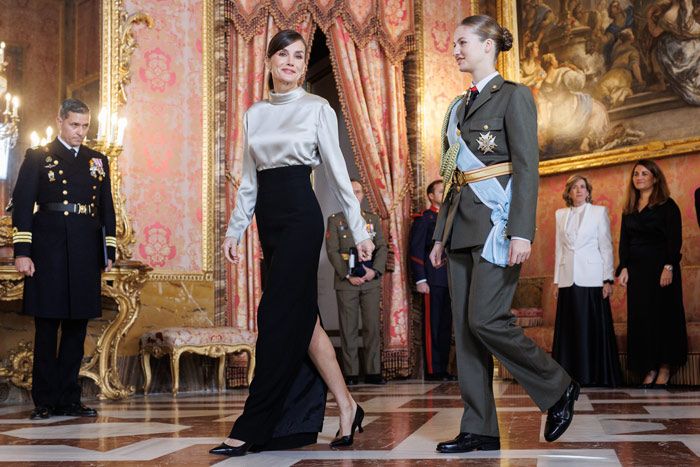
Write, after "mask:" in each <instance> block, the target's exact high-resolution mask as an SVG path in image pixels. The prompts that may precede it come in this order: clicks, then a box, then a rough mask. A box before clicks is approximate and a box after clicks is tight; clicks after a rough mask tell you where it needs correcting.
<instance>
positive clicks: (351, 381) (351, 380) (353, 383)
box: [345, 376, 358, 386]
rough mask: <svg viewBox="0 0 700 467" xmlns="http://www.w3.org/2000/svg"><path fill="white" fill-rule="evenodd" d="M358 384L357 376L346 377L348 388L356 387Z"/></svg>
mask: <svg viewBox="0 0 700 467" xmlns="http://www.w3.org/2000/svg"><path fill="white" fill-rule="evenodd" d="M357 382H358V378H357V376H346V377H345V385H346V386H356V385H357Z"/></svg>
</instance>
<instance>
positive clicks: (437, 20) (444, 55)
mask: <svg viewBox="0 0 700 467" xmlns="http://www.w3.org/2000/svg"><path fill="white" fill-rule="evenodd" d="M471 3H472V2H471V1H466V0H445V1H441V0H424V1H423V5H422V6H423V9H422V15H423V24H422V30H423V37H422V40H423V57H422V59H423V76H422V79H423V83H424V88H423V109H422V110H423V116H424V120H423V145H422V146H423V157H424V166H423V171H424V173H425V183H426V185H427V184H428V183H430V182H431V181H432V180H435V179H437V178H440V175H439V173H440V170H439V169H440V155H441V154H440V151H441V146H440V144H441V142H440V129H441V127H442V120H443V118H444V117H445V112H447V106H448V105H449V104H450V102H451V101H452V99H454V98H455V96H457V95H458V94H460V93H462V92H464V91H465V90H466V88H467V87H469V86H468V83H469V82H470V80H471V77H470V76H469V75H466V74H464V73H461V72H460V71H459V69H458V68H457V64H456V62H455V60H454V57H453V56H452V42H453V35H454V30H455V27H456V26H457V24H459V22H460V21H461V20H462V18H464V17H466V16H469V15H470V14H471V13H470V12H471Z"/></svg>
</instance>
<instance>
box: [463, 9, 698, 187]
mask: <svg viewBox="0 0 700 467" xmlns="http://www.w3.org/2000/svg"><path fill="white" fill-rule="evenodd" d="M593 1H595V2H596V4H600V5H603V4H604V5H603V7H607V8H608V10H609V11H611V12H612V13H611V14H616V13H617V11H616V10H614V8H616V7H617V6H613V7H612V8H613V9H612V10H611V6H610V5H611V4H612V3H614V2H615V1H616V0H581V1H576V0H568V1H567V0H561V1H557V0H496V1H495V2H493V1H486V0H473V1H472V8H473V11H474V12H475V13H484V14H490V15H494V14H495V16H496V19H497V20H498V22H499V23H500V24H501V25H503V26H505V27H507V28H508V29H509V30H510V31H511V32H512V34H513V38H514V41H513V42H514V43H513V50H511V51H510V52H508V53H504V54H501V56H500V57H499V60H498V68H499V71H500V72H501V73H502V74H503V75H504V77H506V78H507V79H511V80H515V81H518V82H523V81H524V80H523V76H526V77H527V75H528V74H527V71H529V69H526V70H524V71H523V69H522V68H523V67H525V68H527V65H531V63H532V61H533V60H532V57H531V56H529V57H528V58H530V60H529V61H528V63H527V64H525V65H524V63H525V61H524V60H525V59H524V52H525V51H524V50H523V44H521V42H524V41H525V40H529V41H528V42H535V41H534V40H531V39H533V37H535V36H533V34H532V33H533V31H532V30H530V29H532V28H531V26H532V24H533V23H532V21H525V15H526V14H527V12H526V9H527V8H525V7H526V6H527V7H528V8H538V7H539V8H540V11H538V12H537V15H538V16H537V15H530V16H528V19H529V20H531V19H532V18H533V16H534V17H536V18H538V19H541V17H542V16H543V15H546V14H547V13H548V12H547V9H550V10H553V16H554V17H555V21H553V23H554V24H555V25H556V24H557V23H558V22H561V19H560V18H561V17H560V16H559V13H561V16H564V17H566V18H567V22H568V23H567V22H561V24H562V25H564V26H563V27H565V28H566V27H568V28H569V30H567V34H568V36H567V37H568V38H567V39H566V40H567V41H571V42H574V41H573V39H571V37H572V36H573V35H574V34H573V33H572V32H571V31H572V30H573V31H574V32H575V33H576V34H578V35H579V36H583V35H584V34H585V33H586V29H585V28H586V27H587V24H582V23H577V18H575V17H574V16H575V15H574V14H572V13H569V10H566V11H565V10H564V8H570V9H572V10H573V8H574V6H576V5H582V4H587V3H590V2H593ZM601 2H602V3H601ZM634 3H635V2H626V3H625V2H618V6H619V5H620V4H622V7H620V9H621V10H623V12H629V11H630V10H625V9H626V8H633V6H634V5H632V4H634ZM600 5H598V6H600ZM625 5H632V6H625ZM556 7H558V8H559V11H556ZM579 8H583V7H579ZM645 11H646V10H645ZM543 12H544V13H543ZM593 14H596V15H597V14H603V13H601V12H600V8H599V9H598V11H596V12H593ZM604 14H605V15H607V12H604ZM621 14H630V15H631V13H621ZM569 17H570V18H569ZM622 20H623V21H622V22H623V23H624V17H622ZM603 26H605V24H603ZM576 27H579V29H578V30H576ZM529 28H530V29H529ZM648 29H651V26H648ZM550 32H551V31H550ZM602 32H603V33H605V32H606V29H603V30H602ZM607 32H610V31H607ZM538 33H541V28H540V30H539V31H538ZM555 33H556V31H554V32H553V34H555ZM588 34H589V35H590V34H591V33H590V31H588ZM560 35H561V34H560ZM640 35H642V34H640ZM537 37H540V38H541V36H537ZM562 37H563V36H562ZM608 37H609V36H608ZM630 37H631V35H630ZM605 39H606V37H604V38H603V39H602V40H605ZM552 40H554V39H552ZM561 40H562V41H564V39H561ZM632 40H634V39H632ZM698 41H700V39H698ZM586 42H590V41H589V40H588V38H586V40H584V39H583V38H582V39H581V40H580V41H579V43H580V44H579V47H580V48H581V50H585V47H586ZM556 44H557V47H558V49H557V51H558V52H560V51H561V50H562V48H563V47H566V45H564V46H562V45H561V44H560V43H559V42H557V43H556ZM567 44H568V42H567ZM530 48H532V46H530ZM635 48H636V49H637V51H638V52H639V50H640V49H641V47H638V46H635ZM619 49H620V52H619V53H618V55H619V56H622V53H624V51H623V50H622V47H620V48H619ZM589 52H590V50H589ZM594 52H595V49H594ZM642 52H643V50H642ZM547 53H551V50H550V51H547ZM612 53H613V52H612V49H610V50H608V51H607V54H608V56H606V57H604V58H605V59H607V60H610V59H614V58H615V57H614V56H610V55H611V54H612ZM530 55H532V54H530ZM552 55H555V54H552ZM562 55H566V54H564V53H562ZM578 55H579V57H580V56H585V55H588V53H586V54H585V55H582V54H580V53H579V54H578ZM601 55H603V54H602V53H601ZM647 55H649V54H647ZM656 55H658V54H656ZM572 56H575V55H574V54H573V52H572V53H569V54H568V56H564V57H562V59H561V62H562V63H564V66H569V60H570V59H571V57H572ZM637 58H638V57H637V56H635V60H636V59H637ZM690 58H691V59H693V60H696V59H698V57H690ZM559 65H561V63H560V64H559ZM650 67H651V66H650ZM550 68H551V64H550ZM579 68H580V67H579ZM628 68H629V69H630V70H631V71H629V72H628V73H627V75H632V76H631V81H632V84H631V85H629V86H627V88H628V91H631V93H630V92H628V93H627V96H626V97H628V98H631V97H630V96H633V97H635V96H634V94H635V92H637V91H638V90H639V89H642V90H644V91H647V90H650V89H653V87H652V85H651V84H649V85H648V86H646V87H645V86H641V85H640V83H644V81H643V79H642V81H640V82H635V80H636V78H637V77H638V76H634V75H635V70H633V69H632V68H633V67H632V66H630V67H628ZM571 69H577V67H576V66H575V65H574V66H571ZM610 69H611V67H610V66H607V70H608V71H609V70H610ZM603 78H606V79H607V78H609V76H607V77H606V75H605V74H603V75H602V77H600V78H599V81H597V82H596V86H597V88H596V90H595V91H591V96H589V97H586V99H588V100H589V102H590V101H592V102H593V106H594V107H595V106H598V108H599V109H600V103H604V106H605V108H606V109H607V110H608V115H607V116H606V115H604V112H601V118H603V119H605V118H607V119H608V120H609V124H608V127H607V128H606V129H605V131H603V130H601V131H600V133H601V134H602V135H603V137H601V140H600V141H601V142H600V144H591V143H590V142H586V141H584V139H585V138H582V137H581V135H578V136H579V138H580V139H579V140H576V139H575V137H572V139H571V140H570V142H573V144H579V147H578V148H577V147H575V146H574V150H572V146H571V145H569V147H568V150H561V148H557V147H556V146H557V144H559V143H560V142H561V141H562V140H564V141H567V140H566V138H564V137H562V135H566V130H563V131H562V132H559V131H558V130H559V128H558V127H556V124H557V119H559V120H560V121H562V122H564V123H566V122H569V121H576V120H575V118H582V117H581V116H580V115H577V114H576V113H575V112H569V113H570V114H571V115H568V114H566V115H568V116H564V117H562V112H561V109H562V108H564V109H568V108H569V107H566V106H564V107H562V102H564V103H565V102H566V101H564V100H562V101H560V102H558V101H556V100H555V101H554V102H553V105H554V109H555V110H556V112H550V115H549V116H548V115H547V114H546V110H544V111H543V109H542V108H540V107H543V106H542V105H541V102H543V101H545V99H544V98H541V100H540V101H538V113H539V115H538V116H539V118H540V121H541V123H540V130H541V131H540V133H541V134H540V140H541V144H540V145H541V160H540V174H541V175H547V174H554V173H561V172H569V171H574V170H580V169H584V168H585V169H589V168H593V167H602V166H606V165H613V164H622V163H626V162H631V161H635V160H639V159H642V158H661V157H669V156H675V155H681V154H690V153H693V152H698V151H700V132H698V131H694V130H693V126H692V125H688V128H687V131H685V134H683V131H680V132H678V131H675V133H676V134H675V135H674V137H668V138H665V137H664V135H665V134H666V133H664V130H663V128H659V129H658V130H657V129H656V128H654V129H652V130H651V131H648V130H649V126H650V124H649V120H650V117H649V115H648V114H647V115H644V114H643V113H644V112H652V113H653V115H654V116H656V118H658V119H662V121H668V122H673V121H695V122H697V121H700V106H693V105H690V104H687V102H686V99H687V98H684V100H683V101H682V102H679V101H680V98H679V97H677V96H674V93H675V94H679V92H678V91H677V89H676V88H674V87H673V84H671V85H670V86H669V85H668V84H667V85H666V88H665V89H664V90H663V91H662V92H663V93H664V96H665V97H666V101H668V102H669V103H668V104H667V107H669V106H670V110H666V109H662V110H657V109H658V106H657V108H656V109H655V108H654V107H653V103H652V102H651V98H650V97H649V93H648V92H647V93H646V96H647V97H646V99H647V102H644V96H641V101H642V102H641V103H640V104H639V105H638V107H639V109H638V110H637V111H636V112H637V116H638V117H639V118H638V120H642V119H643V118H646V119H647V127H646V128H644V130H645V131H642V130H640V129H639V128H637V127H636V124H637V121H635V115H634V113H635V110H627V109H623V108H622V107H623V106H624V104H625V102H622V103H620V102H616V103H614V104H612V103H611V100H614V98H612V99H611V98H610V92H611V91H609V89H608V90H606V92H608V94H606V93H605V92H603V93H601V92H600V89H601V88H603V87H604V86H601V84H600V83H601V82H602V81H603ZM625 78H627V79H628V80H629V78H630V77H629V76H625ZM608 81H609V80H608ZM587 90H588V89H586V90H580V91H582V92H581V94H583V93H585V92H586V91H587ZM615 90H616V91H620V86H618V88H617V89H615ZM577 91H578V90H577ZM572 94H574V93H572ZM639 94H644V93H639ZM623 95H624V93H623ZM601 96H602V98H601ZM568 97H572V96H568ZM574 97H576V98H578V97H579V96H578V94H576V95H575V96H574ZM536 99H537V98H536ZM572 99H573V97H572ZM580 100H581V99H579V101H580ZM571 102H574V100H572V101H571ZM549 104H550V106H551V105H552V103H551V102H550V103H549ZM645 106H646V107H645ZM673 106H675V107H673ZM594 110H595V109H594ZM611 110H612V111H613V112H615V113H616V115H617V116H616V117H611V116H610V115H609V114H610V113H612V112H610V111H611ZM625 112H626V113H625ZM624 115H632V116H631V117H629V118H628V117H625V116H624ZM695 115H697V117H695ZM620 116H622V117H620ZM689 118H690V119H689ZM543 119H544V120H543ZM547 119H549V120H547ZM614 119H615V120H614ZM547 122H552V124H551V128H550V129H549V130H547V129H546V128H547ZM543 126H544V128H545V130H542V128H543ZM564 126H565V125H564ZM654 131H656V132H657V133H658V134H654ZM667 133H668V134H671V133H674V132H673V131H668V132H667ZM642 134H644V135H643V136H640V135H642ZM616 136H619V140H617V139H614V137H616ZM604 138H607V140H606V139H604ZM548 141H550V142H551V141H553V142H554V143H551V144H548ZM606 141H609V142H608V143H606ZM583 143H586V144H583ZM603 143H605V144H603ZM615 143H619V144H615ZM587 144H588V146H589V147H588V148H586V145H587ZM606 144H607V146H608V147H606ZM610 146H612V147H610ZM586 149H587V150H586Z"/></svg>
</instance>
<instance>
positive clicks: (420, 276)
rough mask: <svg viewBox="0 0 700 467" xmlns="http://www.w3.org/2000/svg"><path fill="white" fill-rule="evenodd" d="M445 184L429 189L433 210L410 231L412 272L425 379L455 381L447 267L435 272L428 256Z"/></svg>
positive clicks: (437, 182)
mask: <svg viewBox="0 0 700 467" xmlns="http://www.w3.org/2000/svg"><path fill="white" fill-rule="evenodd" d="M443 190H444V187H443V183H442V180H435V181H433V182H432V183H430V185H428V190H427V191H428V200H429V201H430V208H429V209H426V210H425V211H424V212H423V214H422V215H420V216H418V217H416V219H415V220H414V221H413V227H412V228H411V241H410V257H411V271H412V272H413V280H414V281H415V283H416V289H417V290H418V292H419V293H421V294H423V297H424V298H423V310H424V315H423V316H424V319H423V330H424V332H423V345H424V349H425V379H427V380H431V381H435V380H445V381H448V380H454V379H456V378H455V377H454V376H453V375H450V374H449V373H448V372H447V363H448V361H449V356H450V343H451V342H452V307H451V306H450V292H449V289H448V287H447V267H445V266H442V267H439V268H434V267H433V265H432V264H431V262H430V259H429V258H428V256H429V255H430V251H431V250H432V248H433V231H434V230H435V223H436V222H437V213H438V211H439V210H440V205H441V204H442V195H443Z"/></svg>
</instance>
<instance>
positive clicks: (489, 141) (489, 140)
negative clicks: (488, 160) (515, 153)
mask: <svg viewBox="0 0 700 467" xmlns="http://www.w3.org/2000/svg"><path fill="white" fill-rule="evenodd" d="M476 142H477V143H478V144H479V151H481V152H482V153H484V154H487V153H489V152H493V150H494V149H496V147H497V146H496V136H494V135H492V134H491V132H490V131H489V132H487V133H480V136H479V137H478V138H477V139H476Z"/></svg>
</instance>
